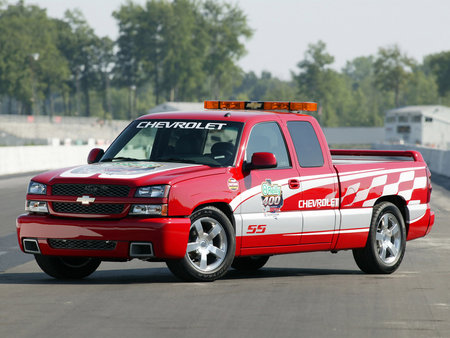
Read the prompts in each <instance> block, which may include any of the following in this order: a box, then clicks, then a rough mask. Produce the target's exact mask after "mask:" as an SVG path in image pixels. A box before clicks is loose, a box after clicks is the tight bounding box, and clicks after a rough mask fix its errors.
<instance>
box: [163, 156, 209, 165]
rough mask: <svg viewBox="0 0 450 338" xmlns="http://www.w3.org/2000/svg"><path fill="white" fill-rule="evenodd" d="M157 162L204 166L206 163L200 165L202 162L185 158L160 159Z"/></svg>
mask: <svg viewBox="0 0 450 338" xmlns="http://www.w3.org/2000/svg"><path fill="white" fill-rule="evenodd" d="M157 161H158V162H178V163H193V164H204V163H200V162H198V161H194V160H188V159H185V158H174V157H170V158H160V159H158V160H157Z"/></svg>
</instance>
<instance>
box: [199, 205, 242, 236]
mask: <svg viewBox="0 0 450 338" xmlns="http://www.w3.org/2000/svg"><path fill="white" fill-rule="evenodd" d="M208 206H211V207H215V208H217V209H219V210H220V211H222V212H223V213H224V214H225V216H227V218H228V219H229V220H230V222H231V225H232V226H233V229H234V231H236V222H235V220H234V216H233V211H232V210H231V207H230V205H229V204H228V203H225V202H210V203H204V204H200V205H198V206H196V207H195V209H194V210H193V211H192V213H194V212H196V211H197V210H200V209H202V208H204V207H208Z"/></svg>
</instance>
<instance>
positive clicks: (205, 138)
mask: <svg viewBox="0 0 450 338" xmlns="http://www.w3.org/2000/svg"><path fill="white" fill-rule="evenodd" d="M205 108H206V110H205V111H198V112H172V113H157V114H151V115H146V116H142V117H140V118H139V119H137V120H136V121H134V122H132V123H131V124H130V125H129V126H128V127H127V128H126V129H125V130H124V131H123V132H122V133H121V134H120V135H119V136H118V138H117V139H116V140H115V141H114V142H113V143H112V144H111V146H110V147H109V148H108V149H107V150H106V152H104V151H103V150H102V149H93V150H92V151H91V152H90V154H89V156H88V163H89V164H88V165H83V166H78V167H72V168H65V169H60V170H54V171H49V172H46V173H43V174H40V175H37V176H36V177H34V178H33V179H32V180H31V182H30V184H29V187H28V193H27V197H26V211H27V214H24V215H21V216H19V217H18V219H17V234H18V240H19V244H20V248H21V249H22V250H23V251H24V252H26V253H30V254H34V255H35V259H36V261H37V263H38V265H39V266H40V267H41V268H42V270H43V271H44V272H46V273H47V274H48V275H50V276H53V277H55V278H83V277H86V276H88V275H90V274H91V273H93V272H94V271H95V270H96V269H97V268H98V266H99V264H100V262H101V261H106V260H108V261H110V260H112V261H127V260H131V259H133V258H139V259H142V260H146V261H165V262H166V263H167V266H168V267H169V269H170V270H171V271H172V272H173V273H174V274H175V275H176V276H178V277H179V278H181V279H182V280H186V281H212V280H215V279H217V278H220V277H221V276H223V275H224V274H225V273H226V272H227V270H228V269H229V268H230V266H231V267H233V268H235V269H238V270H256V269H259V268H261V267H262V266H263V265H264V264H265V263H266V262H267V260H268V259H269V257H270V256H271V255H277V254H287V253H297V252H306V251H324V250H327V251H332V252H336V251H339V250H348V249H352V250H353V256H354V258H355V261H356V263H357V265H358V266H359V268H360V269H361V270H362V271H364V272H366V273H392V272H394V271H395V270H396V269H397V268H398V267H399V265H400V263H401V261H402V259H403V255H404V253H405V245H406V241H408V240H412V239H415V238H418V237H422V236H425V235H426V234H428V233H429V232H430V230H431V228H432V226H433V223H434V213H433V212H432V211H431V210H430V206H429V202H430V194H431V183H430V172H429V170H428V168H427V166H426V163H425V162H424V160H423V158H422V156H421V155H420V153H418V152H415V151H370V150H331V151H330V150H329V149H328V145H327V142H326V140H325V137H324V135H323V133H322V130H321V128H320V126H319V124H318V123H317V121H316V120H315V119H314V118H313V117H311V116H309V115H306V114H300V113H298V111H314V110H316V108H317V105H316V104H314V103H298V102H242V101H206V102H205ZM68 156H70V154H68Z"/></svg>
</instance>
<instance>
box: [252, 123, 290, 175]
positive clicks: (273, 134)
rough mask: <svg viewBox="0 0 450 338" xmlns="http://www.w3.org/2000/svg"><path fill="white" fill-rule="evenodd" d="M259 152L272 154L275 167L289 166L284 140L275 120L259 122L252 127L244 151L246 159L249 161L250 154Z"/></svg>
mask: <svg viewBox="0 0 450 338" xmlns="http://www.w3.org/2000/svg"><path fill="white" fill-rule="evenodd" d="M259 152H268V153H272V154H274V155H275V158H276V159H277V167H276V168H277V169H280V168H289V167H290V166H291V162H290V160H289V155H288V152H287V148H286V142H285V141H284V137H283V134H282V133H281V130H280V127H279V125H278V123H276V122H264V123H259V124H257V125H255V126H254V127H253V129H252V131H251V133H250V138H249V140H248V144H247V150H246V152H245V159H246V161H247V162H250V161H251V159H252V155H253V154H254V153H259Z"/></svg>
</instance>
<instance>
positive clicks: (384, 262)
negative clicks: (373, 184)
mask: <svg viewBox="0 0 450 338" xmlns="http://www.w3.org/2000/svg"><path fill="white" fill-rule="evenodd" d="M405 248H406V228H405V222H404V220H403V216H402V214H401V213H400V210H398V208H397V207H396V206H395V205H394V204H392V203H390V202H382V203H380V204H377V205H376V206H375V207H374V209H373V215H372V222H371V225H370V232H369V237H368V239H367V244H366V246H365V248H362V249H354V250H353V257H354V258H355V261H356V264H357V265H358V267H359V268H360V269H361V270H362V271H364V272H366V273H374V274H375V273H377V274H388V273H392V272H394V271H395V270H397V268H398V267H399V266H400V263H401V262H402V260H403V256H404V254H405Z"/></svg>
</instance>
